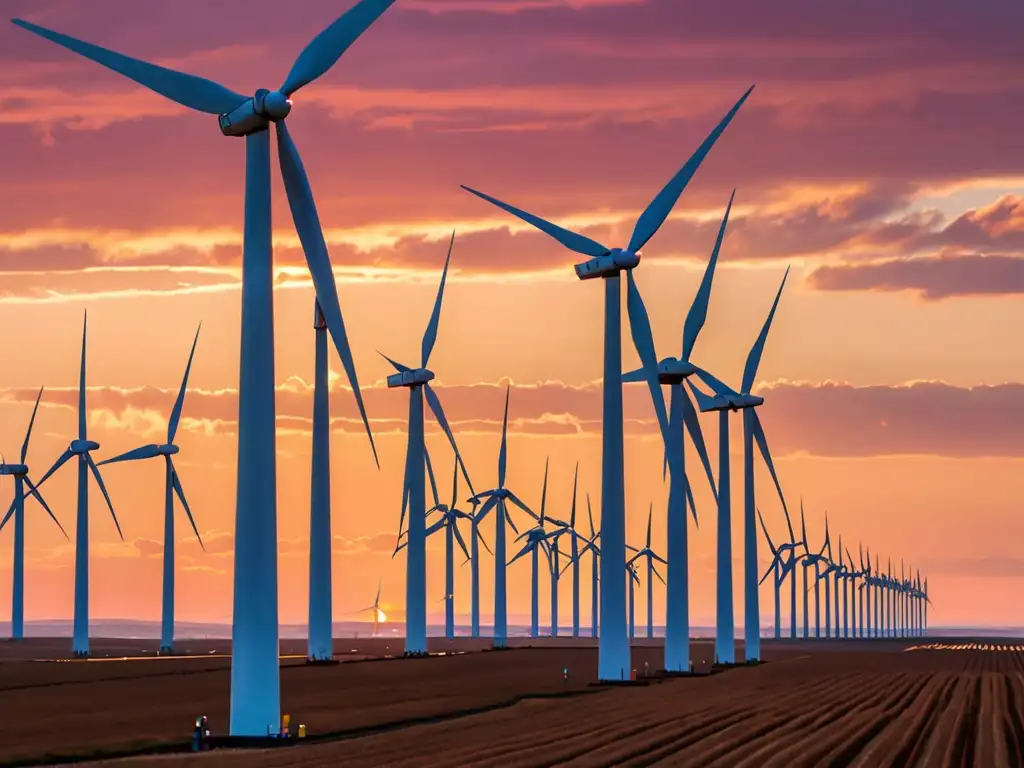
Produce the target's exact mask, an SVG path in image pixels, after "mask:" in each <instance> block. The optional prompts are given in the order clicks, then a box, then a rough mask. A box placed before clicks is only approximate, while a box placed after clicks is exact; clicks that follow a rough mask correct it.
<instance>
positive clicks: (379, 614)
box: [377, 608, 388, 624]
mask: <svg viewBox="0 0 1024 768" xmlns="http://www.w3.org/2000/svg"><path fill="white" fill-rule="evenodd" d="M387 620H388V615H387V614H386V613H384V611H382V610H381V609H380V608H378V609H377V622H378V623H380V624H383V623H384V622H385V621H387Z"/></svg>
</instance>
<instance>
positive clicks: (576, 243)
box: [459, 184, 611, 258]
mask: <svg viewBox="0 0 1024 768" xmlns="http://www.w3.org/2000/svg"><path fill="white" fill-rule="evenodd" d="M459 186H461V187H462V188H463V189H464V190H466V191H467V192H472V193H473V194H474V195H476V196H477V197H479V198H480V199H482V200H486V201H487V202H489V203H490V204H491V205H496V206H498V207H499V208H501V209H502V210H504V211H507V212H508V213H511V214H512V215H513V216H516V217H518V218H520V219H522V220H523V221H525V222H526V223H527V224H532V225H533V226H535V227H536V228H537V229H539V230H540V231H541V232H543V233H545V234H547V235H550V236H551V237H553V238H555V240H557V241H558V242H560V243H561V244H562V245H564V246H565V247H566V248H568V249H569V250H570V251H575V252H576V253H580V254H583V255H584V256H591V257H593V258H597V257H598V256H606V255H607V254H608V253H610V252H611V251H610V250H609V249H608V248H606V247H605V246H603V245H601V244H600V243H599V242H597V241H596V240H591V239H590V238H589V237H586V236H585V235H581V234H578V233H576V232H573V231H572V230H569V229H564V228H563V227H560V226H558V225H557V224H552V223H551V222H550V221H545V220H544V219H542V218H541V217H540V216H534V215H533V214H532V213H527V212H526V211H524V210H521V209H519V208H516V207H515V206H514V205H509V204H508V203H503V202H502V201H501V200H499V199H498V198H496V197H491V196H490V195H485V194H484V193H483V192H478V191H477V190H475V189H472V188H471V187H467V186H466V185H465V184H460V185H459Z"/></svg>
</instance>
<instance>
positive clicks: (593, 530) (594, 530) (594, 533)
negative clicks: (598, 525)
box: [587, 493, 597, 539]
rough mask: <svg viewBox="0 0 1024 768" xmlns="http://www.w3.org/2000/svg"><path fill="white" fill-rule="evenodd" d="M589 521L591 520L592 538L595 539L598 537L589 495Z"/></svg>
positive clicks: (588, 495)
mask: <svg viewBox="0 0 1024 768" xmlns="http://www.w3.org/2000/svg"><path fill="white" fill-rule="evenodd" d="M587 519H588V520H590V538H591V539H593V538H595V537H596V536H597V533H596V529H595V528H594V510H593V509H591V508H590V494H589V493H588V494H587Z"/></svg>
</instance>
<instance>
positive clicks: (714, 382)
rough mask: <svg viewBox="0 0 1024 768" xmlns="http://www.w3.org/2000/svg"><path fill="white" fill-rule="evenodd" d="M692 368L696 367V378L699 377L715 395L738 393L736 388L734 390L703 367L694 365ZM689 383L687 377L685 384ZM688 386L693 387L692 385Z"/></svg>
mask: <svg viewBox="0 0 1024 768" xmlns="http://www.w3.org/2000/svg"><path fill="white" fill-rule="evenodd" d="M694 368H696V369H697V370H696V373H697V378H699V379H700V380H701V381H703V382H704V383H705V384H706V385H707V386H708V387H710V388H711V391H712V392H714V393H715V394H716V395H737V394H739V393H738V392H736V390H734V389H733V388H732V387H730V386H729V385H728V384H726V383H725V382H723V381H722V380H721V379H718V378H717V377H715V376H714V375H712V374H711V373H709V372H708V371H705V370H704V369H703V368H699V367H697V366H694ZM689 383H690V382H689V379H687V384H689ZM690 388H691V389H693V387H692V386H691V387H690Z"/></svg>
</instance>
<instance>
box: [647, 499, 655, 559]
mask: <svg viewBox="0 0 1024 768" xmlns="http://www.w3.org/2000/svg"><path fill="white" fill-rule="evenodd" d="M653 518H654V502H653V501H652V502H651V507H650V509H648V510H647V548H648V549H650V548H651V520H652V519H653Z"/></svg>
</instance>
